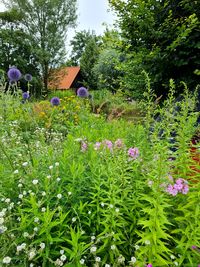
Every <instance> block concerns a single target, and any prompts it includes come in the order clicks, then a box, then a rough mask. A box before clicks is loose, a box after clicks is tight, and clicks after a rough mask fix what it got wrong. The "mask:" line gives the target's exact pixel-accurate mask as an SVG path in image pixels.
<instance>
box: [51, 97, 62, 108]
mask: <svg viewBox="0 0 200 267" xmlns="http://www.w3.org/2000/svg"><path fill="white" fill-rule="evenodd" d="M50 102H51V104H52V105H53V106H58V105H60V99H59V98H58V97H56V96H55V97H53V98H52V99H51V101H50Z"/></svg>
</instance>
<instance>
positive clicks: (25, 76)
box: [24, 73, 33, 82]
mask: <svg viewBox="0 0 200 267" xmlns="http://www.w3.org/2000/svg"><path fill="white" fill-rule="evenodd" d="M32 78H33V77H32V75H31V74H29V73H27V74H25V75H24V79H25V80H26V81H27V82H30V81H31V80H32Z"/></svg>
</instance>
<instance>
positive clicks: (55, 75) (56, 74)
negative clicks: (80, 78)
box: [48, 66, 80, 89]
mask: <svg viewBox="0 0 200 267" xmlns="http://www.w3.org/2000/svg"><path fill="white" fill-rule="evenodd" d="M79 71H80V67H79V66H76V67H63V68H61V69H58V70H54V71H52V75H51V78H50V82H49V86H48V87H49V89H69V88H71V85H72V83H73V81H74V80H75V78H76V76H77V75H78V73H79Z"/></svg>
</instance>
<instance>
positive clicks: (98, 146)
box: [94, 142, 101, 150]
mask: <svg viewBox="0 0 200 267" xmlns="http://www.w3.org/2000/svg"><path fill="white" fill-rule="evenodd" d="M100 146H101V142H96V143H95V144H94V150H99V149H100Z"/></svg>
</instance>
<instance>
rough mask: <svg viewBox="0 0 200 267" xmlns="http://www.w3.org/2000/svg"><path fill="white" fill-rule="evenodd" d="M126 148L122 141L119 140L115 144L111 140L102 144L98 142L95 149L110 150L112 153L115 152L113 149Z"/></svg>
mask: <svg viewBox="0 0 200 267" xmlns="http://www.w3.org/2000/svg"><path fill="white" fill-rule="evenodd" d="M123 146H124V144H123V141H122V140H121V139H117V140H116V141H115V142H114V143H112V141H110V140H104V141H102V142H96V143H95V144H94V149H95V150H99V149H100V148H108V149H109V150H110V151H112V150H113V148H119V149H120V148H122V147H123Z"/></svg>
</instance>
